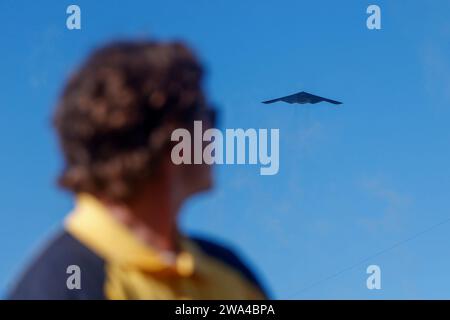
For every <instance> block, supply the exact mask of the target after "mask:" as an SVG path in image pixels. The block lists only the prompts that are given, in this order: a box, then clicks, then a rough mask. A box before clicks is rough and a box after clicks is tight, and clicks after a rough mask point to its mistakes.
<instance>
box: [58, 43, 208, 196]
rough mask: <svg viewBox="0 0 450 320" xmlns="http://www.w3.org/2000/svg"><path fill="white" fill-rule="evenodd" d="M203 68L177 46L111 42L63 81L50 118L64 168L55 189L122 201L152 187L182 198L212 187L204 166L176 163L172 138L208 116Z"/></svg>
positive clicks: (185, 50)
mask: <svg viewBox="0 0 450 320" xmlns="http://www.w3.org/2000/svg"><path fill="white" fill-rule="evenodd" d="M202 75H203V70H202V67H201V65H200V63H199V62H198V60H197V58H196V57H195V55H194V54H193V53H192V51H191V50H189V49H188V48H187V47H186V46H185V45H183V44H182V43H178V42H172V43H163V42H156V41H134V42H133V41H131V42H117V43H113V44H110V45H108V46H105V47H102V48H100V49H99V50H97V51H95V52H94V53H93V54H92V55H91V56H90V57H89V58H88V59H87V61H86V62H85V63H84V64H83V65H82V66H81V67H80V68H79V69H78V70H77V71H76V73H75V74H74V75H73V76H72V77H71V78H70V79H69V81H68V83H67V85H66V86H65V88H64V91H63V94H62V97H61V98H60V101H59V104H58V106H57V108H56V111H55V114H54V125H55V128H56V131H57V134H58V137H59V140H60V144H61V148H62V152H63V156H64V161H65V165H64V169H63V172H62V174H61V176H60V178H59V184H60V185H61V186H62V187H63V188H65V189H68V190H70V191H72V192H74V193H76V194H78V193H90V194H93V195H96V196H99V197H102V198H104V199H107V200H108V201H112V202H126V201H128V200H129V199H132V198H133V197H135V196H136V195H139V193H140V192H141V191H142V190H143V189H146V186H148V185H153V186H158V187H159V188H161V190H164V191H165V192H170V193H174V192H176V193H177V194H178V197H182V198H186V197H188V196H189V195H192V194H194V193H196V192H199V191H202V190H205V189H208V188H210V186H211V175H210V167H209V166H208V165H178V166H177V165H174V164H173V163H172V161H171V159H170V153H171V146H172V142H171V139H170V137H171V133H172V131H173V130H174V129H176V128H180V127H182V128H188V129H189V130H191V127H192V123H193V121H194V120H195V119H204V117H205V116H206V115H208V105H207V103H206V99H205V96H204V92H203V89H202Z"/></svg>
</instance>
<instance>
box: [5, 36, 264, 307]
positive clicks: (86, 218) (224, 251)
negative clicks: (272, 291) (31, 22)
mask: <svg viewBox="0 0 450 320" xmlns="http://www.w3.org/2000/svg"><path fill="white" fill-rule="evenodd" d="M202 75H203V69H202V66H201V64H200V63H199V62H198V60H197V58H196V56H195V55H194V54H193V53H192V51H191V50H190V49H189V48H187V47H186V46H185V45H184V44H182V43H178V42H170V43H164V42H157V41H128V42H116V43H112V44H110V45H108V46H105V47H103V48H100V49H98V50H97V51H95V52H94V53H93V54H92V55H91V56H90V57H89V58H88V59H87V61H86V62H85V63H84V64H83V65H82V66H81V67H80V68H79V69H78V70H77V72H75V74H74V75H73V76H72V77H71V78H70V79H69V81H68V83H67V84H66V86H65V88H64V90H63V93H62V96H61V98H60V101H59V103H58V106H57V108H56V111H55V114H54V119H53V120H54V127H55V129H56V132H57V135H58V138H59V141H60V145H61V149H62V153H63V157H64V168H63V172H62V173H61V175H60V178H59V184H60V185H61V186H62V187H63V188H65V189H66V190H68V191H70V192H72V193H73V194H74V195H75V198H76V205H75V207H74V209H73V211H72V212H71V213H70V214H69V215H68V217H67V218H66V219H65V222H64V227H63V228H62V230H60V232H58V234H56V235H55V236H54V237H53V238H52V240H51V241H50V242H49V243H48V244H47V246H46V247H45V248H44V249H43V250H42V251H41V252H40V253H39V254H38V255H37V257H36V258H35V259H34V260H33V261H32V263H31V264H30V265H29V266H28V268H27V269H26V271H25V272H24V273H23V275H22V276H21V277H20V279H19V280H18V281H17V282H16V283H15V286H14V287H13V289H12V290H11V292H10V294H9V298H10V299H263V298H266V294H265V291H264V289H263V288H262V286H261V285H260V283H259V281H258V280H257V279H256V277H255V275H254V274H253V272H252V271H251V270H250V268H249V267H248V266H247V265H246V264H245V263H244V262H243V261H242V260H241V259H240V258H239V257H238V256H237V255H236V254H235V253H234V252H233V251H232V250H230V249H229V248H227V247H225V246H223V245H220V244H217V243H215V242H213V241H210V240H207V239H200V238H195V237H189V236H187V235H184V234H183V233H182V232H181V231H180V229H179V225H178V219H179V212H180V209H181V207H182V205H183V204H184V203H185V201H186V200H187V199H188V198H190V197H191V196H193V195H195V194H197V193H200V192H203V191H207V190H209V189H210V188H211V187H212V176H211V169H212V168H211V166H209V165H206V164H201V165H187V164H183V165H175V164H174V163H173V162H172V161H171V149H172V147H173V145H174V142H172V141H171V133H172V131H173V130H174V129H176V128H186V129H188V130H190V131H191V132H192V130H193V121H194V120H202V121H203V122H204V123H206V124H207V125H206V128H208V127H213V126H214V119H215V116H214V115H215V112H214V110H213V109H212V108H211V107H209V105H208V103H207V99H206V97H205V94H204V92H203V89H202ZM204 127H205V126H204ZM206 128H205V129H206ZM70 266H75V268H79V272H80V273H79V275H80V283H79V286H78V287H76V288H73V287H71V286H70V281H71V279H70V277H71V272H70V270H75V271H76V269H68V268H70Z"/></svg>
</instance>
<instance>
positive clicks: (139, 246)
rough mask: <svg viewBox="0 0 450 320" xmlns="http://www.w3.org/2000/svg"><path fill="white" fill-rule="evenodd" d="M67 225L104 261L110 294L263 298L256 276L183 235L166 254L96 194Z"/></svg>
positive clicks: (83, 202) (85, 200) (80, 205)
mask: <svg viewBox="0 0 450 320" xmlns="http://www.w3.org/2000/svg"><path fill="white" fill-rule="evenodd" d="M66 230H67V231H68V232H69V233H70V234H71V235H72V236H73V237H74V238H76V239H77V240H78V241H80V242H81V243H82V244H83V245H84V246H86V247H87V248H89V249H90V250H91V251H93V252H94V253H95V254H96V255H98V256H99V257H101V259H103V260H104V261H105V263H104V268H105V270H104V272H105V282H104V294H105V297H106V298H107V299H263V298H265V295H264V293H263V292H262V290H261V289H260V287H259V286H258V284H257V282H255V281H253V280H254V279H251V278H249V277H248V274H246V273H245V272H242V270H240V268H236V267H235V266H233V265H232V264H230V263H227V261H225V260H224V259H221V258H220V257H218V256H214V255H210V254H208V253H207V252H205V251H204V250H203V249H202V247H201V246H200V245H199V244H198V242H196V241H194V240H192V239H189V238H187V237H184V236H183V237H181V239H180V248H181V252H180V253H178V254H177V255H176V256H167V255H164V254H163V253H161V252H158V251H157V250H154V249H153V248H151V247H149V246H148V245H146V244H144V243H143V242H141V241H140V240H139V239H138V238H136V237H135V236H134V235H133V234H132V233H131V232H130V231H129V230H128V229H127V228H126V227H125V226H124V225H123V224H121V223H119V222H118V221H117V220H115V219H114V218H113V217H112V216H111V215H110V214H109V213H108V212H107V210H106V208H105V207H104V206H103V205H102V204H101V203H100V202H99V201H98V200H96V199H95V198H94V197H92V196H89V195H81V196H80V197H79V199H78V202H77V206H76V208H75V209H74V211H73V212H72V213H71V214H70V215H69V216H68V218H67V219H66ZM228 252H229V251H228Z"/></svg>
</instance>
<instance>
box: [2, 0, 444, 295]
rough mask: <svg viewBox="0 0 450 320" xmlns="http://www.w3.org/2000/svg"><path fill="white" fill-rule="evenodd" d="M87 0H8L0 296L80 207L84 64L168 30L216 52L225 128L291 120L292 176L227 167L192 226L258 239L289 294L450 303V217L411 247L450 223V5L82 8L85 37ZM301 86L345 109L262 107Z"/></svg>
mask: <svg viewBox="0 0 450 320" xmlns="http://www.w3.org/2000/svg"><path fill="white" fill-rule="evenodd" d="M71 3H72V2H68V1H57V2H56V1H35V2H31V1H11V0H3V1H1V4H0V21H1V28H0V35H1V39H2V50H1V59H0V70H1V77H0V88H1V90H0V101H1V117H0V145H1V148H2V149H1V154H0V170H1V179H0V199H1V202H0V211H1V223H0V294H2V293H4V292H5V290H6V287H7V285H8V283H10V282H11V280H12V277H13V276H14V275H17V272H18V271H19V270H20V267H22V266H23V263H25V262H26V261H27V259H28V258H29V256H30V253H32V252H34V251H35V249H36V248H37V247H39V245H40V244H41V243H42V241H43V239H44V237H45V236H46V235H48V234H49V232H51V231H52V230H54V229H55V228H57V227H58V226H59V224H60V221H61V219H62V218H63V217H64V215H65V214H66V213H67V212H68V210H70V208H71V207H72V200H71V198H70V197H69V196H68V195H67V194H65V193H63V192H61V191H59V190H58V189H57V188H56V187H55V183H54V179H55V177H56V175H57V173H58V170H59V168H60V167H61V158H60V156H59V153H58V149H57V145H56V141H55V138H54V136H53V132H52V130H51V129H50V125H49V118H50V115H51V112H52V109H53V106H54V104H55V101H56V98H57V96H58V94H59V90H60V89H61V87H62V85H63V82H64V80H65V79H66V77H67V75H68V73H69V72H70V71H71V70H73V69H74V68H75V67H76V66H77V65H78V63H80V61H82V59H83V58H84V57H85V56H86V55H87V54H88V53H89V52H90V51H91V50H92V49H93V48H95V47H96V46H98V45H100V44H102V43H104V42H105V41H109V40H113V39H117V38H128V37H133V38H136V37H145V36H152V37H155V38H157V39H164V40H170V39H183V40H186V41H187V42H189V43H190V44H191V46H192V47H193V48H194V49H195V50H196V51H197V52H198V53H199V54H200V56H201V57H202V60H203V61H204V62H205V64H206V65H207V68H208V77H207V79H206V87H207V90H208V93H209V95H210V97H211V99H212V100H213V101H215V102H217V103H218V104H219V105H220V110H221V113H222V119H221V120H222V121H221V127H223V128H225V127H227V128H237V127H242V128H279V129H280V140H281V141H280V144H281V146H280V147H281V150H280V153H281V154H280V172H279V174H278V175H276V176H265V177H261V176H260V175H259V169H258V167H256V166H221V167H218V168H217V170H216V173H217V175H216V189H215V190H214V191H213V192H212V193H210V194H207V195H203V196H200V197H197V198H196V199H193V200H192V201H190V202H189V203H188V204H187V205H186V207H185V208H184V210H183V219H182V224H183V228H184V229H185V230H187V231H189V232H196V233H203V234H208V235H214V236H217V237H218V238H219V239H222V240H225V241H227V242H228V243H231V244H232V245H234V246H236V247H238V248H240V250H241V252H242V253H243V254H245V256H246V257H247V258H248V260H250V261H251V262H252V264H253V265H254V266H255V267H256V268H257V269H258V270H259V273H260V274H261V276H262V277H263V278H264V279H265V282H266V284H267V286H268V287H269V288H270V289H271V292H272V294H273V296H274V297H275V298H290V299H291V298H299V299H304V298H307V299H309V298H320V299H322V298H323V299H328V298H338V299H340V298H358V299H359V298H368V299H379V298H399V299H406V298H450V277H449V275H448V270H450V253H449V250H448V246H449V243H450V241H449V240H450V223H448V224H442V225H440V226H438V227H436V228H434V229H432V230H430V231H429V232H425V233H423V234H420V235H419V236H417V237H416V238H414V239H412V240H411V241H406V242H402V241H403V240H405V239H409V238H410V237H413V236H414V235H416V234H418V233H420V232H422V231H424V230H427V229H428V228H430V227H432V226H433V225H436V224H437V223H439V222H441V221H444V220H445V219H447V218H449V217H450V202H449V201H450V166H449V163H450V148H449V145H450V130H449V116H450V42H449V39H450V22H449V21H450V20H449V15H450V3H449V2H448V1H446V0H434V1H424V0H423V1H418V0H414V1H413V0H411V1H384V0H374V1H370V2H369V1H364V0H353V1H345V5H344V2H342V1H332V0H328V1H325V0H314V1H299V0H296V1H232V0H226V1H222V0H218V1H207V0H196V1H133V0H129V1H110V0H108V1H75V2H73V3H76V4H78V5H79V6H80V7H81V10H82V30H80V31H69V30H67V29H66V27H65V20H66V13H65V11H66V7H67V6H68V5H69V4H71ZM369 4H378V5H379V6H380V7H381V9H382V30H380V31H369V30H368V29H367V28H366V17H367V15H366V8H367V6H368V5H369ZM300 90H306V91H310V92H313V93H316V94H319V95H324V96H327V97H330V98H332V99H337V100H341V101H343V102H344V105H343V106H342V107H340V108H338V109H336V108H333V107H330V106H329V105H324V104H321V105H316V106H313V107H304V106H298V105H297V106H293V105H287V104H276V105H262V104H261V103H260V101H262V100H265V99H269V98H274V97H277V96H280V95H285V94H290V93H293V92H296V91H300ZM397 243H399V245H398V246H395V245H396V244H397ZM392 246H394V247H392ZM387 248H391V249H390V250H387V251H384V252H383V253H382V254H380V255H377V256H375V257H373V255H375V254H377V253H378V252H380V251H383V250H385V249H387ZM371 257H372V258H371ZM366 258H368V259H367V260H366V261H364V259H366ZM360 261H364V262H363V263H361V264H358V263H359V262H360ZM370 264H377V265H379V266H380V267H381V270H382V290H379V291H370V290H368V289H367V288H366V278H367V275H366V273H365V270H366V267H367V266H368V265H370ZM351 267H353V268H351ZM333 275H336V276H333Z"/></svg>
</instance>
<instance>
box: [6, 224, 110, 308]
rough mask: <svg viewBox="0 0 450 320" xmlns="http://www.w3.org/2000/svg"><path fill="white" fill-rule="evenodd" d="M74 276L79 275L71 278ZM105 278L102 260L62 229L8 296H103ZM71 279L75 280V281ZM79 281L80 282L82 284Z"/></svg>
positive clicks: (20, 297)
mask: <svg viewBox="0 0 450 320" xmlns="http://www.w3.org/2000/svg"><path fill="white" fill-rule="evenodd" d="M75 273H78V274H77V275H75ZM72 275H75V276H76V277H78V278H70V277H71V276H72ZM104 279H105V274H104V261H103V259H101V258H100V257H99V256H97V255H96V254H95V253H94V252H92V251H91V250H90V249H88V248H87V247H86V246H84V245H83V244H82V243H81V242H80V241H78V240H77V239H76V238H74V237H73V236H72V235H71V234H70V233H68V232H67V231H65V230H62V231H59V232H58V233H57V234H56V235H54V236H53V237H52V239H51V240H50V241H48V243H47V245H45V247H44V248H43V249H42V250H40V251H39V253H38V255H37V256H36V257H35V258H34V259H33V260H32V261H31V263H30V264H29V265H28V267H27V268H26V269H25V272H24V273H23V274H22V275H21V276H20V278H19V279H18V281H17V282H16V283H15V284H14V286H13V288H12V290H11V291H10V293H9V295H8V296H7V298H8V299H11V300H27V299H37V300H44V299H55V300H63V299H103V298H104V293H103V283H104ZM72 280H73V281H75V282H73V283H72ZM76 281H79V283H78V284H79V286H78V285H76V284H77V283H76ZM68 283H69V284H70V283H72V284H75V286H72V285H68Z"/></svg>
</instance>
